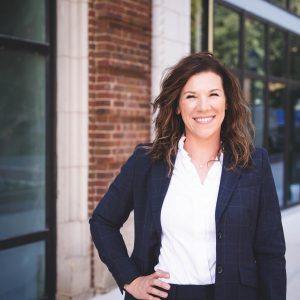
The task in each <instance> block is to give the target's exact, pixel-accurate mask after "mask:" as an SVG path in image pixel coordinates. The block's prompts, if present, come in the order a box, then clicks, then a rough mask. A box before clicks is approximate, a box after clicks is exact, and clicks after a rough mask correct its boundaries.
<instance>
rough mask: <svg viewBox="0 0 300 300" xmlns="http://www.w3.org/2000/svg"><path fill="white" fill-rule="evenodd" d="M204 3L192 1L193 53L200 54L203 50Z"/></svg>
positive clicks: (196, 0)
mask: <svg viewBox="0 0 300 300" xmlns="http://www.w3.org/2000/svg"><path fill="white" fill-rule="evenodd" d="M202 2H203V1H201V0H200V1H199V0H192V2H191V6H192V10H191V52H192V53H193V52H199V51H201V49H203V45H202V40H203V28H202V24H203V18H204V11H203V3H202Z"/></svg>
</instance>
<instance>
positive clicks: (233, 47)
mask: <svg viewBox="0 0 300 300" xmlns="http://www.w3.org/2000/svg"><path fill="white" fill-rule="evenodd" d="M201 50H209V51H213V53H214V54H215V55H216V57H218V58H219V59H221V60H222V61H223V62H224V63H225V64H226V65H227V66H228V67H229V68H231V70H232V71H233V72H234V73H235V74H236V76H237V77H238V78H239V80H240V83H241V86H242V88H243V91H244V94H245V97H246V99H247V100H248V101H249V103H250V104H251V109H252V113H253V121H254V123H255V126H256V136H255V142H256V145H257V146H263V147H265V148H267V149H268V151H269V154H270V160H271V165H272V170H273V173H274V177H275V183H276V188H277V193H278V198H279V203H280V207H281V208H282V215H283V222H284V229H285V234H286V239H287V247H288V253H287V259H288V288H289V291H288V299H289V300H296V299H300V289H299V286H300V266H299V262H298V259H297V255H298V253H299V251H300V234H299V231H298V230H297V228H298V227H299V224H300V210H299V208H300V206H299V205H298V204H299V203H300V0H272V1H271V0H270V1H262V0H251V1H243V0H226V1H225V0H152V1H151V0H139V1H135V0H111V1H109V0H22V1H21V0H1V1H0V89H1V94H0V299H3V300H15V299H17V300H19V299H21V300H23V299H24V300H29V299H55V298H56V299H63V300H65V299H78V300H79V299H91V298H92V297H93V296H94V295H96V294H103V293H106V292H109V291H111V290H113V289H114V288H115V283H114V280H113V279H112V277H111V275H110V274H109V272H108V271H107V269H106V267H105V266H103V264H101V263H100V261H99V259H98V254H97V251H96V250H95V249H94V247H93V245H92V243H91V238H90V233H89V225H88V218H89V216H90V215H91V212H92V211H93V209H94V207H95V206H96V205H97V203H98V202H99V201H100V200H101V197H102V196H103V194H104V192H105V191H106V189H107V187H108V185H109V183H110V182H111V181H112V179H113V178H114V177H115V175H116V174H117V173H118V171H119V168H120V166H121V165H122V164H123V163H124V161H125V160H126V159H127V158H128V156H129V155H130V154H131V152H132V150H133V149H134V147H135V145H136V144H138V143H141V142H147V141H149V140H151V138H152V136H153V126H152V121H153V117H152V115H151V105H150V104H151V101H153V99H154V98H155V97H156V96H157V95H158V93H159V87H160V80H161V76H162V74H163V71H164V70H165V69H166V68H167V67H169V66H171V65H173V64H174V63H176V62H177V61H178V60H179V59H180V58H182V57H183V56H185V55H187V54H189V53H191V52H195V51H201ZM297 205H298V206H297ZM131 225H132V216H131V217H130V218H129V220H128V222H127V223H126V225H125V226H124V228H123V229H122V230H123V233H124V236H125V238H126V243H127V245H128V248H129V251H130V249H132V226H131ZM113 293H114V294H111V293H110V295H111V297H110V299H112V300H115V299H117V298H116V297H120V296H115V295H116V294H115V292H113ZM108 295H109V294H107V296H98V298H97V299H108V298H107V297H108ZM118 295H120V294H119V292H118ZM104 297H106V298H104ZM120 299H121V298H120Z"/></svg>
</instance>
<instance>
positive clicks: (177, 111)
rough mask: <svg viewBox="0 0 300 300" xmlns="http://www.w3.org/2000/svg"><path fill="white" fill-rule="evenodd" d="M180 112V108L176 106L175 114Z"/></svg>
mask: <svg viewBox="0 0 300 300" xmlns="http://www.w3.org/2000/svg"><path fill="white" fill-rule="evenodd" d="M180 113H181V111H180V108H179V106H178V107H177V109H176V115H180Z"/></svg>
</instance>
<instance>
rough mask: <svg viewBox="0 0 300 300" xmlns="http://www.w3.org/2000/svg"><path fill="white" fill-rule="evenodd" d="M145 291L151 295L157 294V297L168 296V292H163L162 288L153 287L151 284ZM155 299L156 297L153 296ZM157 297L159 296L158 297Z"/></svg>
mask: <svg viewBox="0 0 300 300" xmlns="http://www.w3.org/2000/svg"><path fill="white" fill-rule="evenodd" d="M147 292H148V294H151V295H153V296H158V297H160V298H167V297H168V293H167V292H164V291H162V290H159V289H157V288H155V287H153V286H151V287H149V288H148V289H147ZM155 299H156V298H155ZM158 299H159V298H158Z"/></svg>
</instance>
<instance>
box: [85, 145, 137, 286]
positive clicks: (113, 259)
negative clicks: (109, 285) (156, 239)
mask: <svg viewBox="0 0 300 300" xmlns="http://www.w3.org/2000/svg"><path fill="white" fill-rule="evenodd" d="M136 152H137V150H136V151H135V153H134V154H133V155H132V156H131V157H130V158H129V159H128V161H127V162H126V163H125V164H124V166H123V167H122V168H121V171H120V173H119V175H118V176H117V177H116V178H115V180H114V181H113V182H112V184H111V185H110V187H109V189H108V191H107V192H106V194H105V195H104V197H103V198H102V200H101V201H100V202H99V204H98V205H97V207H96V209H95V210H94V212H93V215H92V217H91V219H90V230H91V234H92V238H93V241H94V244H95V246H96V248H97V250H98V253H99V257H100V259H101V260H102V261H103V262H104V263H105V264H106V265H107V267H108V269H109V270H110V272H111V273H112V275H113V277H114V278H115V280H116V282H117V284H118V286H119V288H120V290H121V292H123V287H124V285H125V284H126V283H130V282H131V281H132V280H134V279H135V278H137V277H138V276H140V273H139V271H138V269H137V266H136V265H135V263H134V261H133V260H132V259H131V258H129V256H128V252H127V248H126V245H125V243H124V240H123V237H122V235H121V233H120V228H121V227H122V225H123V224H124V223H125V221H126V220H127V218H128V216H129V214H130V212H131V210H132V209H133V191H132V190H133V184H134V167H135V163H136V156H137V154H136Z"/></svg>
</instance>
